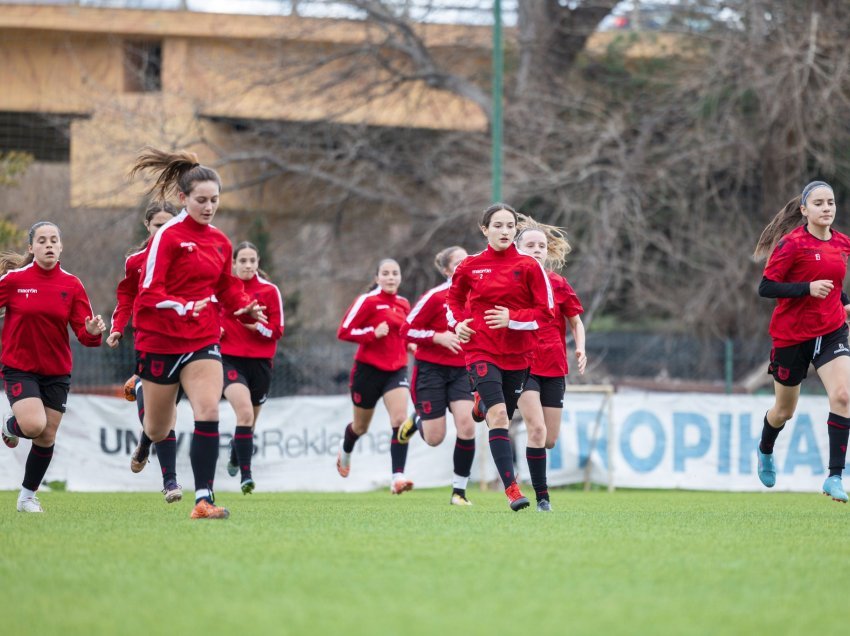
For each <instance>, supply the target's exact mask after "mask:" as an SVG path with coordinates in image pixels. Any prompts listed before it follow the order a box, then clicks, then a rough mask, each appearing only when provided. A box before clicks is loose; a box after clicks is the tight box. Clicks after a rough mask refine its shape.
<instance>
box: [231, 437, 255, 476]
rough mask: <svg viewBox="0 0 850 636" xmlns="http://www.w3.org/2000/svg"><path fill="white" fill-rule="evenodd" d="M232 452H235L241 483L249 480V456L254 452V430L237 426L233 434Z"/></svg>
mask: <svg viewBox="0 0 850 636" xmlns="http://www.w3.org/2000/svg"><path fill="white" fill-rule="evenodd" d="M233 450H234V451H236V459H237V460H238V466H239V471H240V473H241V476H242V481H245V480H246V479H251V454H252V453H253V452H254V429H252V428H251V427H250V426H237V427H236V432H234V433H233Z"/></svg>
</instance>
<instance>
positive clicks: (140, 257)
mask: <svg viewBox="0 0 850 636" xmlns="http://www.w3.org/2000/svg"><path fill="white" fill-rule="evenodd" d="M176 215H177V209H176V208H175V207H174V206H173V205H171V203H169V202H168V201H155V202H153V203H152V204H150V205H149V206H148V208H147V210H145V220H144V226H145V229H146V230H147V231H148V238H147V239H145V241H144V242H143V243H142V244H141V245H139V246H138V247H136V248H134V249H132V250H130V252H128V254H127V258H126V260H125V261H124V278H123V279H122V280H121V282H120V283H118V289H117V290H116V295H117V297H118V303H117V304H116V305H115V311H113V312H112V325H111V327H110V334H109V336H108V337H107V338H106V344H107V345H109V346H110V347H111V348H113V349H115V348H116V347H117V346H118V343H119V342H120V340H121V339H122V338H123V337H124V329H126V327H127V323H128V322H129V320H130V315H131V314H132V312H133V305H134V304H135V302H136V296H138V294H139V278H140V274H141V272H142V266H143V265H144V262H145V258H146V255H147V247H148V244H149V243H150V241H151V239H152V238H153V237H154V236H155V235H156V233H157V232H158V231H159V229H160V228H161V227H162V226H163V225H165V224H166V223H168V222H169V221H170V220H171V219H173V218H174V217H175V216H176ZM124 397H125V398H127V399H128V400H130V401H135V402H136V408H137V411H138V413H139V421H140V422H142V423H144V416H145V400H144V391H143V390H142V386H141V380H140V379H139V376H137V375H133V376H132V377H131V378H130V379H129V380H127V382H126V383H125V384H124ZM178 399H179V398H178ZM174 419H175V422H174V423H172V425H171V430H170V431H169V432H168V435H166V436H165V439H163V440H161V441H159V442H157V443H156V456H157V459H158V460H159V466H160V468H161V469H162V494H163V496H164V497H165V502H166V503H173V502H175V501H180V500H181V499H182V498H183V488H182V487H181V486H180V484H178V483H177V435H176V433H175V432H174V424H175V423H176V420H177V412H176V411H175V412H174ZM146 463H147V461H144V462H139V461H136V460H135V458H132V459H131V460H130V469H131V470H132V471H133V472H135V473H137V472H140V471H141V470H142V469H143V468H144V467H145V464H146Z"/></svg>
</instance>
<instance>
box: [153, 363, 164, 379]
mask: <svg viewBox="0 0 850 636" xmlns="http://www.w3.org/2000/svg"><path fill="white" fill-rule="evenodd" d="M164 370H165V363H164V362H163V361H162V360H151V375H152V376H153V377H155V378H158V377H159V376H161V375H162V372H163V371H164Z"/></svg>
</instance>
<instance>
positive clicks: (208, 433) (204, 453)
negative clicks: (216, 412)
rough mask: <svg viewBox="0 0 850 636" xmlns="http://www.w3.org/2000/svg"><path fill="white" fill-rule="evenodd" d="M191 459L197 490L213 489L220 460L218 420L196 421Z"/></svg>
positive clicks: (190, 451) (190, 447)
mask: <svg viewBox="0 0 850 636" xmlns="http://www.w3.org/2000/svg"><path fill="white" fill-rule="evenodd" d="M189 459H190V460H191V461H192V472H193V473H194V474H195V490H201V489H204V488H209V490H210V491H212V487H213V481H215V465H216V463H217V462H218V422H216V421H210V422H202V421H200V420H198V421H196V422H195V431H194V433H193V434H192V442H191V444H190V445H189Z"/></svg>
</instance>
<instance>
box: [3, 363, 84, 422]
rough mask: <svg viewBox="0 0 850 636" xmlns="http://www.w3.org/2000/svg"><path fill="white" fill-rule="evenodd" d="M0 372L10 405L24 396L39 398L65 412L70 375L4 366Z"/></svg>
mask: <svg viewBox="0 0 850 636" xmlns="http://www.w3.org/2000/svg"><path fill="white" fill-rule="evenodd" d="M0 373H2V375H3V390H4V391H6V398H7V399H8V400H9V405H10V406H11V405H12V404H14V403H15V402H17V401H18V400H23V399H24V398H39V399H40V400H41V402H42V404H44V406H46V407H47V408H49V409H53V410H54V411H59V412H60V413H64V412H65V405H66V403H67V402H68V392H69V391H70V390H71V376H70V375H41V374H40V373H31V372H29V371H21V370H19V369H13V368H12V367H6V366H4V367H3V369H2V371H0Z"/></svg>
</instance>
